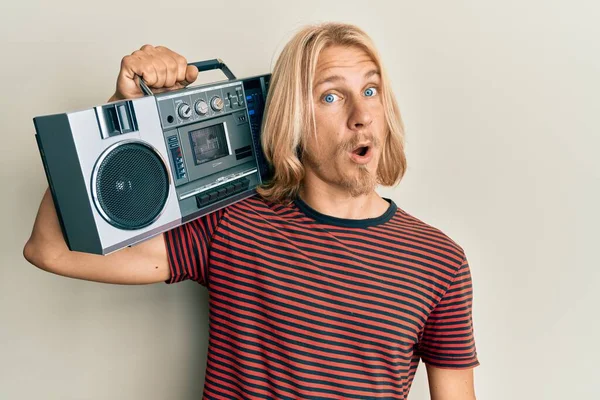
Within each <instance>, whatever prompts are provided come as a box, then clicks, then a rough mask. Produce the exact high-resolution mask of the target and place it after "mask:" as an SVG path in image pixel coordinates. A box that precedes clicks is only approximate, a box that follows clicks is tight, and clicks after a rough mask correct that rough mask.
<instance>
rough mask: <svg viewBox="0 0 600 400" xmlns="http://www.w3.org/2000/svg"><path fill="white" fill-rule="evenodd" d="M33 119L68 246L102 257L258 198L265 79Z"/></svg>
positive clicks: (215, 64)
mask: <svg viewBox="0 0 600 400" xmlns="http://www.w3.org/2000/svg"><path fill="white" fill-rule="evenodd" d="M191 65H195V66H196V67H198V70H199V71H206V70H211V69H221V70H222V71H223V72H224V73H225V75H226V76H227V78H228V80H225V81H221V82H216V83H212V84H207V85H199V86H195V87H187V88H185V89H181V90H176V91H170V92H165V93H160V94H153V93H152V92H151V90H150V89H149V88H148V86H147V85H146V84H145V83H144V81H143V80H142V79H141V78H139V83H140V87H141V88H142V90H143V92H144V93H145V96H144V97H141V98H137V99H132V100H123V101H115V102H111V103H107V104H104V105H100V106H97V107H93V108H90V109H86V110H82V111H76V112H70V113H64V114H55V115H46V116H39V117H36V118H34V119H33V121H34V125H35V129H36V140H37V144H38V148H39V151H40V155H41V158H42V162H43V164H44V169H45V172H46V177H47V179H48V184H49V186H50V189H51V192H52V196H53V199H54V204H55V207H56V211H57V214H58V217H59V220H60V223H61V228H62V231H63V234H64V237H65V240H66V242H67V244H68V246H69V248H70V249H71V250H74V251H82V252H87V253H94V254H108V253H110V252H113V251H115V250H118V249H121V248H123V247H126V246H130V245H132V244H135V243H137V242H140V241H143V240H146V239H148V238H150V237H152V236H155V235H157V234H159V233H162V232H165V231H167V230H169V229H172V228H174V227H176V226H179V225H181V224H183V223H186V222H188V221H191V220H193V219H195V218H198V217H201V216H203V215H205V214H207V213H210V212H214V211H216V210H218V209H220V208H223V207H226V206H227V205H230V204H233V203H235V202H238V201H240V200H242V199H245V198H247V197H250V196H252V195H254V194H255V189H256V187H257V186H258V185H260V184H261V183H262V182H263V180H265V179H268V177H269V174H270V171H269V166H268V165H267V163H266V161H265V158H264V155H263V153H262V149H261V145H260V129H261V123H262V116H263V112H264V107H265V101H266V97H267V91H268V89H269V80H270V74H266V75H261V76H255V77H251V78H246V79H237V78H236V77H235V76H234V75H233V74H232V73H231V71H230V70H229V68H227V66H226V65H225V64H224V63H223V62H222V61H221V60H218V59H215V60H208V61H202V62H197V63H192V64H191Z"/></svg>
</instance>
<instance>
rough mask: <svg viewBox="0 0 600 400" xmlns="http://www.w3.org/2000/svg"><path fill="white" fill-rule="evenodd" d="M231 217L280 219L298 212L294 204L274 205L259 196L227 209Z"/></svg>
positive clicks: (234, 204) (241, 201) (239, 202)
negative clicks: (295, 211)
mask: <svg viewBox="0 0 600 400" xmlns="http://www.w3.org/2000/svg"><path fill="white" fill-rule="evenodd" d="M225 210H226V214H227V215H228V216H229V217H234V218H235V217H238V216H254V217H261V218H280V217H282V216H284V215H285V216H289V214H290V212H293V211H294V210H296V208H295V207H294V206H293V203H290V204H283V203H273V202H270V201H267V200H265V199H264V198H262V197H261V196H259V195H254V196H251V197H248V198H246V199H244V200H240V201H238V202H236V203H233V204H231V205H229V206H227V207H226V209H225Z"/></svg>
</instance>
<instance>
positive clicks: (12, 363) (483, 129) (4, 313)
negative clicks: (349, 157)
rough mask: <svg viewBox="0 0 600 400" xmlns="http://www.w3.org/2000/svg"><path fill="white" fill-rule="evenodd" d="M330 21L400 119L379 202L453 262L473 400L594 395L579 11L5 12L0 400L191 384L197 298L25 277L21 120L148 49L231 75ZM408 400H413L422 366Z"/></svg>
mask: <svg viewBox="0 0 600 400" xmlns="http://www.w3.org/2000/svg"><path fill="white" fill-rule="evenodd" d="M328 20H335V21H343V22H350V23H355V24H358V25H359V26H360V27H362V28H363V29H365V30H366V31H367V32H368V33H369V34H370V35H371V36H372V37H373V39H374V40H375V42H376V44H377V45H378V48H379V50H380V52H381V53H382V56H383V59H384V62H385V65H386V66H387V68H388V72H389V75H390V77H391V80H392V83H393V86H394V91H395V93H396V96H397V99H398V101H399V104H400V108H401V111H402V115H403V118H404V121H405V125H406V140H407V156H408V164H409V168H408V171H407V173H406V176H405V178H404V179H403V181H402V182H401V184H400V185H399V186H398V187H396V188H382V189H380V193H382V194H383V195H385V196H389V197H392V198H393V199H394V200H395V201H396V202H397V204H398V205H399V206H400V207H402V208H403V209H405V210H406V211H408V212H409V213H411V214H413V215H415V216H416V217H418V218H420V219H422V220H424V221H426V222H428V223H430V224H432V225H434V226H436V227H438V228H440V229H442V230H443V231H444V232H446V233H447V234H448V235H449V236H450V237H452V238H453V239H454V240H456V241H457V242H458V243H459V244H460V245H461V246H462V247H463V248H464V249H465V250H466V253H467V257H468V259H469V261H470V265H471V270H472V275H473V282H474V324H475V335H476V343H477V349H478V353H479V357H480V362H481V364H482V365H481V366H480V367H478V368H477V369H476V370H475V379H476V390H477V395H478V398H479V399H487V400H505V399H528V400H529V399H549V400H555V399H556V400H558V399H593V398H600V388H599V387H598V385H597V379H598V376H599V373H600V367H598V362H597V360H598V358H599V357H600V351H599V350H600V345H599V342H600V341H599V340H598V338H600V321H599V318H598V316H599V311H598V310H599V306H600V302H599V300H598V295H597V293H598V286H599V283H600V272H599V270H600V262H599V261H598V256H597V254H596V251H597V249H598V244H599V240H598V239H599V236H600V235H599V233H598V223H599V222H600V218H599V215H600V213H599V211H598V205H599V204H600V188H599V186H600V164H599V162H598V156H597V153H598V151H599V149H600V140H599V136H600V135H599V134H600V129H599V128H600V124H599V122H598V119H599V117H600V102H599V98H598V97H599V95H598V93H599V89H600V78H599V75H600V40H599V38H600V24H599V23H598V21H600V5H599V3H598V2H597V1H566V0H564V1H551V0H550V1H549V0H545V1H544V0H528V1H527V0H525V1H516V0H504V1H489V0H485V1H481V0H479V1H476V0H473V1H464V0H463V1H451V2H448V1H421V2H416V1H404V0H402V1H393V2H392V1H385V2H384V1H374V0H371V1H369V2H367V1H363V2H357V1H327V2H325V1H323V2H318V1H312V0H311V1H308V0H307V1H297V2H284V1H280V2H268V1H228V2H206V1H198V2H166V1H165V2H161V3H158V2H150V1H148V2H136V1H118V2H117V1H112V0H110V1H105V2H81V1H75V0H55V1H52V2H48V1H45V2H43V1H33V0H21V1H6V2H2V5H0V51H1V53H0V89H1V90H2V94H1V97H0V98H1V103H0V105H1V107H0V121H1V122H2V132H1V135H2V141H3V142H2V145H1V146H0V171H1V181H0V182H1V184H2V195H1V197H0V198H1V200H0V204H1V207H0V212H1V213H2V215H1V221H2V228H1V230H0V238H1V241H0V246H1V247H0V257H1V258H0V260H1V261H0V262H1V264H0V278H1V279H0V296H1V297H0V300H1V301H0V399H38V398H40V399H61V400H65V399H90V400H91V399H114V400H117V399H147V400H154V399H157V400H158V399H183V400H188V399H190V400H191V399H199V398H200V397H201V391H202V386H203V381H204V368H205V357H206V347H207V314H208V310H207V298H208V296H207V292H206V290H205V289H204V288H203V287H202V286H200V285H198V284H195V283H192V282H184V283H180V284H177V285H174V286H167V285H165V284H157V285H151V286H137V287H127V286H117V285H102V284H96V283H91V282H85V281H78V280H73V279H67V278H62V277H58V276H54V275H52V274H49V273H46V272H43V271H41V270H38V269H37V268H35V267H33V266H31V265H29V264H28V263H27V262H26V261H25V260H24V259H23V257H22V247H23V245H24V243H25V241H26V240H27V238H28V237H29V234H30V230H31V227H32V225H33V221H34V218H35V213H36V210H37V208H38V205H39V201H40V199H41V196H42V193H43V191H44V190H45V188H46V186H47V183H46V179H45V176H44V172H43V168H42V164H41V161H40V158H39V154H38V150H37V147H36V145H35V141H34V132H35V131H34V126H33V122H32V118H33V117H35V116H38V115H44V114H52V113H60V112H66V111H73V110H76V109H82V108H88V107H92V106H95V105H98V104H102V103H104V102H106V100H107V99H108V98H109V97H110V95H111V94H112V92H113V91H114V85H115V80H116V76H117V73H118V71H119V64H120V60H121V58H122V57H123V56H125V55H127V54H129V53H131V52H133V51H134V50H136V49H138V48H139V47H140V46H142V45H143V44H145V43H151V44H154V45H164V46H167V47H170V48H172V49H173V50H175V51H177V52H179V53H181V54H182V55H184V56H185V57H187V58H188V60H189V61H197V60H203V59H210V58H216V57H219V58H222V59H223V60H225V61H226V63H227V64H228V65H229V66H230V68H231V69H232V70H233V71H234V73H236V74H237V75H238V76H240V77H243V76H250V75H254V74H260V73H265V72H269V71H270V70H271V68H272V66H273V64H274V61H275V59H276V56H277V55H278V54H279V52H280V51H281V49H282V47H283V45H284V44H285V43H286V42H287V40H289V39H290V38H291V36H292V35H293V33H294V32H295V31H296V30H297V29H298V28H300V27H301V26H303V25H304V24H307V23H313V22H323V21H328ZM213 72H216V71H213ZM207 78H208V79H209V80H211V79H212V80H217V79H222V78H221V76H220V75H219V74H218V73H217V74H215V75H212V76H207ZM410 398H411V400H418V399H428V398H429V397H428V390H427V381H426V374H425V368H424V366H423V365H421V367H420V368H419V371H418V374H417V377H416V380H415V383H414V386H413V390H412V392H411V396H410Z"/></svg>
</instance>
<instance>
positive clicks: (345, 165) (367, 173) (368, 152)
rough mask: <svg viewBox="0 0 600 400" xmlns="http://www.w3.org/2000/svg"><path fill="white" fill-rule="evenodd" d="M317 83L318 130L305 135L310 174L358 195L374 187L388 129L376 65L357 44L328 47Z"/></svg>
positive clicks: (321, 56)
mask: <svg viewBox="0 0 600 400" xmlns="http://www.w3.org/2000/svg"><path fill="white" fill-rule="evenodd" d="M313 85H314V91H313V98H314V103H315V120H316V127H317V135H316V138H315V137H313V136H312V135H309V137H308V138H307V143H306V146H305V147H306V148H305V152H304V157H303V162H304V166H305V169H306V173H307V175H313V176H311V177H310V178H311V179H312V178H317V179H318V180H320V181H321V182H323V183H325V184H327V185H333V186H336V187H337V188H339V189H343V190H345V191H347V192H349V193H350V194H351V195H352V196H354V197H356V196H360V195H364V194H368V193H370V192H372V191H373V190H374V189H375V186H376V184H377V165H378V164H379V159H380V156H381V146H382V144H383V143H384V141H385V130H386V128H385V121H384V119H385V118H384V110H383V102H382V100H381V96H382V94H381V93H380V87H381V80H380V76H379V71H378V68H377V65H376V64H375V63H374V62H373V60H372V59H371V57H370V56H369V55H368V54H367V53H366V52H365V51H364V50H362V49H360V48H358V47H339V46H333V47H329V48H327V49H325V50H324V51H322V52H321V54H320V56H319V60H318V63H317V69H316V73H315V80H314V82H313Z"/></svg>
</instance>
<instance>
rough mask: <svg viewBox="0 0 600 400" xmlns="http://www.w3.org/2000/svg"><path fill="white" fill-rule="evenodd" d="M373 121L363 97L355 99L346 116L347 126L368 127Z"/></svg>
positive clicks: (351, 127) (360, 128)
mask: <svg viewBox="0 0 600 400" xmlns="http://www.w3.org/2000/svg"><path fill="white" fill-rule="evenodd" d="M372 122H373V116H372V115H371V112H370V110H369V106H368V105H367V101H365V100H363V99H358V100H355V101H354V102H353V104H352V109H351V111H350V116H349V118H348V128H349V129H350V130H362V129H365V128H368V127H369V125H371V123H372Z"/></svg>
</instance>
